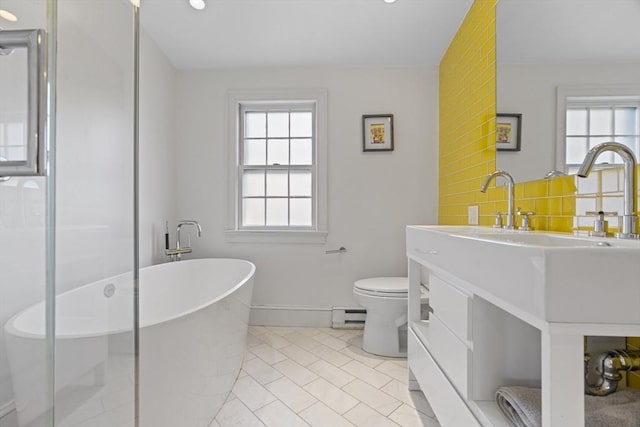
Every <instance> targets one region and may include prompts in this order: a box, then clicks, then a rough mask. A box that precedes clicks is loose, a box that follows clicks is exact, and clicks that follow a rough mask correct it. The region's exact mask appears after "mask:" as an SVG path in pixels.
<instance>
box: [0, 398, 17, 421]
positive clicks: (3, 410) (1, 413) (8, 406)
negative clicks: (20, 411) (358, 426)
mask: <svg viewBox="0 0 640 427" xmlns="http://www.w3.org/2000/svg"><path fill="white" fill-rule="evenodd" d="M15 409H16V403H15V402H14V401H13V400H10V401H8V402H5V403H3V404H1V405H0V418H3V417H5V416H7V415H9V414H10V413H11V412H13V411H15Z"/></svg>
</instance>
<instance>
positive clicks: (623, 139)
mask: <svg viewBox="0 0 640 427" xmlns="http://www.w3.org/2000/svg"><path fill="white" fill-rule="evenodd" d="M566 119H567V133H566V135H565V136H566V139H565V144H566V148H565V153H566V164H567V166H569V167H571V166H579V165H580V162H581V159H583V158H584V156H586V153H587V151H588V150H589V149H590V148H592V147H593V146H595V145H596V144H598V143H601V142H609V141H611V142H618V143H621V144H624V145H626V146H628V147H629V148H631V149H632V150H633V151H634V153H636V156H637V155H638V153H639V150H640V125H639V123H638V122H639V120H638V106H637V105H629V104H623V105H617V104H616V105H611V104H609V105H605V104H602V103H600V104H594V105H574V106H569V107H567V113H566ZM576 130H583V131H584V132H576ZM597 130H600V131H602V130H604V132H596V131H597ZM618 130H624V131H625V132H617V131H618ZM571 131H572V132H571ZM629 131H631V132H635V133H629ZM599 160H600V162H606V163H612V164H617V163H621V160H620V159H619V158H618V156H614V155H609V156H601V159H599Z"/></svg>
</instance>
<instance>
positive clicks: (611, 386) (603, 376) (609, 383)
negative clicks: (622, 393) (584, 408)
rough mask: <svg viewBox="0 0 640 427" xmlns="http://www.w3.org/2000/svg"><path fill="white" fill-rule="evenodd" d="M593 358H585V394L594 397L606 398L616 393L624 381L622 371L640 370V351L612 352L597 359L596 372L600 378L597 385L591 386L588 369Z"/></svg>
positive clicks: (605, 353)
mask: <svg viewBox="0 0 640 427" xmlns="http://www.w3.org/2000/svg"><path fill="white" fill-rule="evenodd" d="M590 360H591V356H590V355H589V353H586V354H585V356H584V367H585V382H584V389H585V393H586V394H589V395H592V396H606V395H608V394H611V393H613V392H615V391H616V388H618V381H620V380H622V374H621V372H622V371H639V370H640V350H632V351H629V350H610V351H605V352H604V353H601V354H600V355H599V356H598V357H597V358H596V359H595V363H596V366H595V371H596V374H597V375H599V376H600V378H599V379H598V381H597V382H596V383H595V384H590V383H589V381H588V380H587V378H586V372H587V367H588V365H589V361H590Z"/></svg>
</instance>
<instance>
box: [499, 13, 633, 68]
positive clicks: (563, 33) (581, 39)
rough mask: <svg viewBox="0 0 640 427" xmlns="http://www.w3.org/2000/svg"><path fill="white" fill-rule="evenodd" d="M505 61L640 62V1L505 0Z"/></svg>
mask: <svg viewBox="0 0 640 427" xmlns="http://www.w3.org/2000/svg"><path fill="white" fill-rule="evenodd" d="M496 28H497V59H498V62H499V63H502V64H507V63H511V64H612V63H614V64H624V63H640V0H553V1H550V0H547V1H544V0H500V2H499V3H498V6H497V11H496Z"/></svg>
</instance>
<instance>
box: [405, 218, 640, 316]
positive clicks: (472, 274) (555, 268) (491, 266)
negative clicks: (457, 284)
mask: <svg viewBox="0 0 640 427" xmlns="http://www.w3.org/2000/svg"><path fill="white" fill-rule="evenodd" d="M407 253H408V255H409V256H410V257H416V258H419V259H420V260H423V261H425V262H426V263H428V265H429V266H431V267H433V271H434V272H436V274H438V273H440V274H453V275H454V276H455V277H456V278H458V279H460V280H461V283H463V284H465V286H468V287H469V288H470V289H469V290H470V291H471V292H472V293H473V294H476V295H479V296H481V297H483V298H486V299H489V300H493V301H494V302H496V303H499V304H501V305H506V306H509V307H510V308H513V309H515V310H518V311H520V312H523V313H525V314H527V315H528V316H530V317H531V318H532V319H536V320H540V321H545V322H572V323H608V324H617V323H621V324H628V323H635V324H638V323H640V241H634V240H618V239H612V238H596V237H579V236H573V235H569V234H559V233H541V232H519V231H509V230H500V229H494V228H490V227H473V226H461V227H456V226H410V227H408V229H407Z"/></svg>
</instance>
